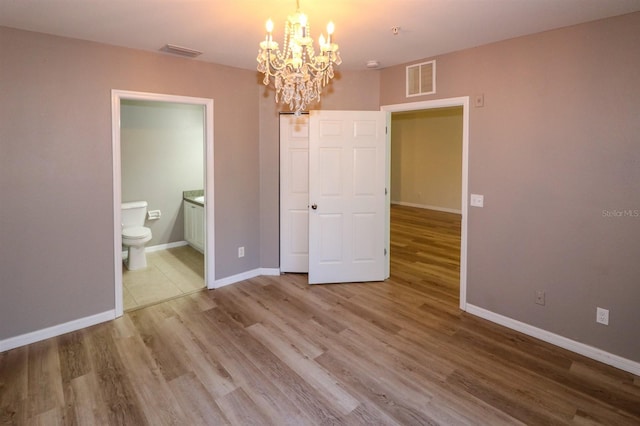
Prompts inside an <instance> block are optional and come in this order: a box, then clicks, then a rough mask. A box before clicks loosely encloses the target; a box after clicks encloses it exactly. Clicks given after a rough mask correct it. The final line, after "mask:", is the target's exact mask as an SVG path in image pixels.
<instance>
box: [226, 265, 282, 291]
mask: <svg viewBox="0 0 640 426" xmlns="http://www.w3.org/2000/svg"><path fill="white" fill-rule="evenodd" d="M260 275H280V269H278V268H256V269H253V270H251V271H247V272H243V273H241V274H236V275H231V276H230V277H226V278H221V279H219V280H216V282H215V283H214V287H213V288H220V287H224V286H226V285H229V284H233V283H237V282H239V281H244V280H249V279H251V278H255V277H258V276H260Z"/></svg>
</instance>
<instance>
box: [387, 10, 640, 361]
mask: <svg viewBox="0 0 640 426" xmlns="http://www.w3.org/2000/svg"><path fill="white" fill-rule="evenodd" d="M436 60H437V76H438V81H437V90H438V92H437V94H436V95H433V96H425V97H419V98H412V99H411V100H412V101H420V100H428V99H435V98H448V97H456V96H474V95H477V94H482V93H483V94H484V107H482V108H473V107H471V111H470V130H469V131H470V134H469V192H470V193H478V194H484V196H485V198H484V208H473V207H472V208H470V210H469V228H468V230H469V247H468V271H467V273H468V281H467V288H468V301H469V302H470V303H471V304H473V305H476V306H479V307H481V308H484V309H487V310H489V311H493V312H495V313H498V314H502V315H505V316H507V317H510V318H513V319H516V320H519V321H522V322H524V323H527V324H530V325H533V326H535V327H539V328H541V329H544V330H547V331H550V332H553V333H556V334H559V335H561V336H565V337H567V338H569V339H573V340H576V341H579V342H582V343H584V344H587V345H591V346H594V347H597V348H600V349H604V350H605V351H608V352H610V353H613V354H616V355H619V356H622V357H625V358H627V359H631V360H634V361H636V362H638V361H640V339H638V332H637V324H638V321H639V319H640V316H639V315H640V314H639V312H640V311H639V310H638V301H640V285H638V277H639V276H640V266H639V265H640V264H639V263H638V254H639V253H640V217H638V216H639V215H634V214H633V213H634V211H635V212H638V211H639V210H640V185H639V182H640V148H639V147H640V145H639V143H638V140H639V139H638V135H640V120H639V119H638V117H640V103H638V99H640V84H639V82H640V71H639V70H640V13H634V14H629V15H625V16H621V17H617V18H612V19H607V20H602V21H597V22H593V23H589V24H585V25H579V26H575V27H570V28H565V29H560V30H556V31H549V32H545V33H541V34H537V35H532V36H527V37H522V38H517V39H513V40H508V41H504V42H500V43H495V44H491V45H487V46H482V47H478V48H475V49H470V50H465V51H461V52H456V53H452V54H448V55H443V56H439V57H437V58H436ZM416 62H419V61H416ZM404 70H405V68H404V66H398V67H393V68H388V69H385V70H383V71H382V76H381V103H382V104H383V105H387V104H396V103H403V102H407V101H408V100H407V99H406V98H405V97H404V72H405V71H404ZM472 104H473V103H472ZM615 211H626V212H629V215H626V216H625V215H622V216H616V213H615ZM610 212H612V213H610ZM536 290H544V291H546V306H539V305H536V304H535V303H534V296H535V291H536ZM597 306H600V307H603V308H606V309H609V310H610V323H609V325H608V326H603V325H599V324H596V322H595V318H596V307H597Z"/></svg>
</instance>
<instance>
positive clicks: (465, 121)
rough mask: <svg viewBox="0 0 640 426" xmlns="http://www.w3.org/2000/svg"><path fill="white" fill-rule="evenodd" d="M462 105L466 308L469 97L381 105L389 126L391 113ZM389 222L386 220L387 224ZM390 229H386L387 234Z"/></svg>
mask: <svg viewBox="0 0 640 426" xmlns="http://www.w3.org/2000/svg"><path fill="white" fill-rule="evenodd" d="M456 106H461V107H462V220H461V230H460V231H461V232H460V234H461V235H460V309H461V310H463V311H466V310H467V226H468V223H467V217H468V209H469V205H468V200H469V194H468V192H469V97H468V96H463V97H459V98H448V99H436V100H433V101H423V102H411V103H406V104H395V105H383V106H381V107H380V109H381V110H382V111H386V112H387V123H389V126H391V113H392V112H399V111H418V110H424V109H435V108H446V107H456ZM387 153H388V154H387V187H388V188H390V183H391V173H390V169H391V160H390V159H391V129H389V130H388V131H387ZM388 223H389V222H388V221H387V224H388ZM389 233H390V230H387V235H389Z"/></svg>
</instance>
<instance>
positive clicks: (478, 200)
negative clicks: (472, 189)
mask: <svg viewBox="0 0 640 426" xmlns="http://www.w3.org/2000/svg"><path fill="white" fill-rule="evenodd" d="M471 205H472V206H473V207H484V195H480V194H471Z"/></svg>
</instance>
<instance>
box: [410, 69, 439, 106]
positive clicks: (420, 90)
mask: <svg viewBox="0 0 640 426" xmlns="http://www.w3.org/2000/svg"><path fill="white" fill-rule="evenodd" d="M433 93H436V61H435V60H434V61H429V62H422V63H421V64H413V65H409V66H407V98H409V97H411V96H420V95H431V94H433Z"/></svg>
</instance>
